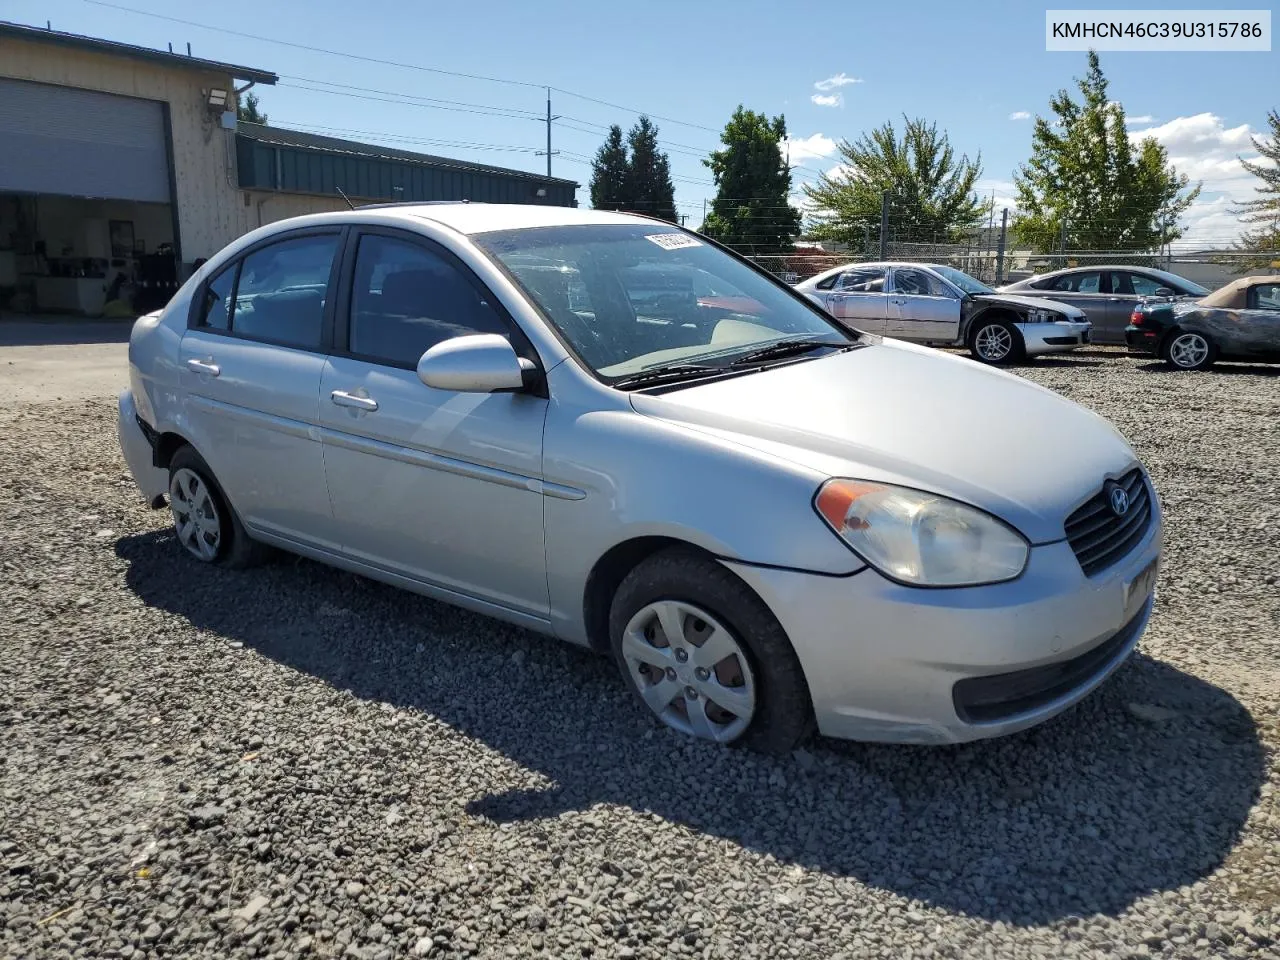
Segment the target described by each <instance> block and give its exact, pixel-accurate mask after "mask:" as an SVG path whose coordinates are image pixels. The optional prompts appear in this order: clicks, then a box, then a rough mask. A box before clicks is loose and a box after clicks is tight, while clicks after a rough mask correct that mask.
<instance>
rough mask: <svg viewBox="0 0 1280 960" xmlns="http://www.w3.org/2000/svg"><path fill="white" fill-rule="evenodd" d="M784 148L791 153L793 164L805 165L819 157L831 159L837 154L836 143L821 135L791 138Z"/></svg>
mask: <svg viewBox="0 0 1280 960" xmlns="http://www.w3.org/2000/svg"><path fill="white" fill-rule="evenodd" d="M784 146H785V148H786V149H787V150H789V151H790V157H791V162H792V163H793V164H795V163H804V162H805V161H806V160H814V159H817V158H819V157H829V156H831V154H833V153H835V152H836V142H835V141H834V140H832V139H831V138H830V137H828V136H826V135H824V134H821V133H815V134H812V135H811V136H808V137H789V138H787V141H786V143H785V145H784Z"/></svg>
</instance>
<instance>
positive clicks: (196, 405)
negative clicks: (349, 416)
mask: <svg viewBox="0 0 1280 960" xmlns="http://www.w3.org/2000/svg"><path fill="white" fill-rule="evenodd" d="M342 240H343V230H342V228H336V229H327V230H310V231H299V232H293V233H288V234H283V235H279V236H277V237H273V238H272V239H271V240H269V241H266V242H264V243H262V244H259V245H258V246H256V247H254V248H252V249H250V250H249V251H248V252H247V253H246V254H244V255H243V256H241V257H239V258H238V259H237V260H235V261H234V262H232V263H231V264H230V265H229V266H228V267H226V268H225V269H224V270H223V271H222V272H220V273H219V274H218V275H216V276H215V277H213V278H211V279H210V280H209V281H208V282H206V283H205V284H204V285H203V286H202V288H201V290H199V291H197V293H196V296H195V297H194V298H193V302H192V311H191V314H190V317H189V320H188V329H187V331H186V333H185V334H184V336H183V338H182V346H181V351H180V352H181V356H180V369H179V377H180V383H181V386H182V390H183V407H184V410H185V413H186V417H187V422H188V429H189V432H190V437H189V439H190V440H191V442H192V443H193V444H194V445H195V447H196V450H197V451H198V452H199V454H200V455H201V456H202V457H204V459H205V461H206V462H208V464H209V466H210V468H212V470H213V472H214V475H215V476H216V477H217V478H218V482H219V483H220V484H221V485H222V487H223V489H224V490H225V491H226V494H227V496H228V498H229V499H230V500H231V504H232V506H233V507H234V508H235V509H236V511H237V512H238V513H239V514H240V517H241V519H243V520H244V522H245V523H246V524H247V525H248V526H249V527H250V528H253V529H256V530H261V531H264V532H267V533H270V534H275V535H277V536H281V537H284V538H286V539H289V540H295V541H299V542H303V543H310V544H314V545H317V546H321V547H325V548H334V547H336V545H337V544H336V541H335V539H334V537H333V515H332V511H331V509H330V506H329V493H328V489H327V487H326V484H325V479H324V458H323V454H322V452H321V446H320V439H319V434H318V409H319V395H320V375H321V372H322V371H323V369H324V363H325V355H326V353H327V351H328V348H329V343H330V340H331V333H330V331H331V328H332V313H333V300H334V298H333V290H334V284H335V282H336V275H337V263H338V259H339V257H338V251H339V250H340V249H341V245H342Z"/></svg>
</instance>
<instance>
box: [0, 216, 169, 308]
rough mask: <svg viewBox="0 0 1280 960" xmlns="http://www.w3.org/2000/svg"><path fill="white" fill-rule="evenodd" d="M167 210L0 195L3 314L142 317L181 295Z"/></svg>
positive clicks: (0, 275)
mask: <svg viewBox="0 0 1280 960" xmlns="http://www.w3.org/2000/svg"><path fill="white" fill-rule="evenodd" d="M176 264H177V260H176V256H175V245H174V232H173V208H172V207H171V205H170V204H167V203H147V202H142V201H136V200H99V199H93V198H89V197H64V196H51V195H47V194H14V193H3V192H0V309H3V310H5V311H7V312H13V313H62V314H73V315H78V316H87V317H100V316H103V315H114V316H137V315H138V314H142V313H146V312H148V311H150V310H155V309H158V308H159V307H162V306H164V304H165V303H167V302H168V300H169V297H171V296H172V295H173V292H174V290H175V289H176V288H177V268H176Z"/></svg>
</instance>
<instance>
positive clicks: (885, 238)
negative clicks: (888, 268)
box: [880, 190, 889, 260]
mask: <svg viewBox="0 0 1280 960" xmlns="http://www.w3.org/2000/svg"><path fill="white" fill-rule="evenodd" d="M888 255H889V191H888V190H885V191H884V192H882V193H881V194H880V259H881V260H884V259H887V257H888Z"/></svg>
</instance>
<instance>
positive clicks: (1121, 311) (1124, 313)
mask: <svg viewBox="0 0 1280 960" xmlns="http://www.w3.org/2000/svg"><path fill="white" fill-rule="evenodd" d="M1110 280H1111V285H1110V287H1109V290H1110V296H1109V298H1108V313H1107V329H1106V335H1107V338H1108V339H1114V340H1117V341H1119V340H1123V339H1124V328H1125V327H1127V326H1128V325H1129V317H1130V316H1131V315H1132V314H1133V310H1134V308H1135V307H1136V306H1137V305H1138V304H1139V303H1141V302H1142V298H1143V297H1154V296H1156V295H1157V294H1158V293H1159V292H1160V290H1161V289H1162V288H1164V284H1162V283H1161V282H1160V281H1159V280H1157V279H1156V278H1155V277H1149V276H1147V275H1146V274H1145V273H1137V272H1135V271H1133V270H1112V271H1110ZM1095 329H1096V325H1095ZM1095 339H1096V338H1095Z"/></svg>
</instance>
